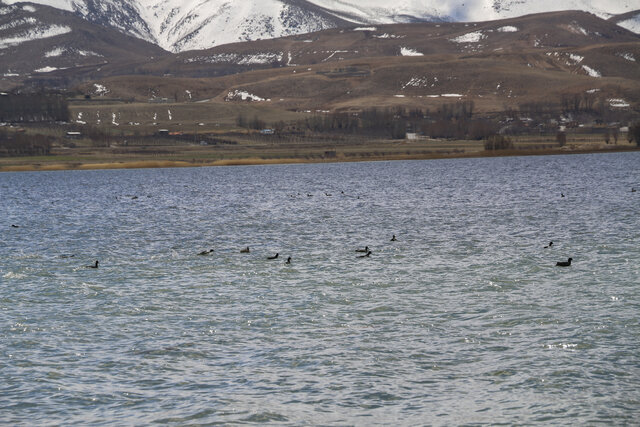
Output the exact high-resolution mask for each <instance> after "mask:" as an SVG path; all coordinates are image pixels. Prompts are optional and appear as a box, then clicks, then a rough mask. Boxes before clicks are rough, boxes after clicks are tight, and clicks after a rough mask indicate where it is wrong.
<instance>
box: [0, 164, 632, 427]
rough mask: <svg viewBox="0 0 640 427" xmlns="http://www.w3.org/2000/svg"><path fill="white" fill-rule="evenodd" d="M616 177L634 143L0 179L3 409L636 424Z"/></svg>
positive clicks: (628, 252) (159, 419)
mask: <svg viewBox="0 0 640 427" xmlns="http://www.w3.org/2000/svg"><path fill="white" fill-rule="evenodd" d="M632 187H635V188H637V189H638V190H640V155H639V153H623V154H597V155H572V156H547V157H509V158H492V159H457V160H433V161H411V162H380V163H350V164H322V165H283V166H264V167H262V166H252V167H229V168H222V167H220V168H194V169H156V170H115V171H69V172H37V173H2V174H0V213H1V214H2V221H1V224H0V340H1V341H0V423H3V424H11V425H16V424H18V425H34V424H37V425H49V424H62V425H71V424H92V425H112V424H116V425H147V424H152V423H163V424H174V425H202V424H205V425H206V424H216V423H221V424H233V423H242V424H256V425H262V424H265V423H275V424H288V425H301V424H313V425H318V424H322V425H371V424H400V425H415V424H433V425H458V424H473V423H491V424H500V423H504V424H544V425H547V424H574V425H578V424H596V423H608V424H609V423H611V424H636V423H638V422H640V191H638V192H635V193H633V192H631V188H632ZM561 193H563V194H564V197H562V196H561ZM11 225H17V226H18V228H16V227H12V226H11ZM393 234H395V235H396V236H397V241H395V242H391V241H390V240H391V236H392V235H393ZM549 241H553V242H554V244H553V246H552V247H551V248H547V249H545V248H544V246H546V245H547V244H548V243H549ZM246 246H249V247H250V249H251V252H250V253H249V254H243V253H240V249H242V248H244V247H246ZM364 246H369V248H370V249H371V251H372V254H371V256H370V257H368V258H357V256H358V255H361V254H360V253H358V252H356V251H355V250H356V249H358V248H363V247H364ZM208 249H214V252H213V253H211V254H209V255H206V256H198V255H197V254H198V253H199V252H200V251H203V250H208ZM275 253H279V257H278V259H276V260H268V259H267V257H269V256H272V255H274V254H275ZM289 256H291V257H292V263H291V264H290V265H286V264H285V260H286V258H287V257H289ZM569 257H572V258H573V264H572V265H571V266H570V267H566V268H562V267H556V266H555V263H556V262H557V261H565V260H566V259H567V258H569ZM95 260H99V262H100V265H99V268H98V269H91V268H84V266H86V265H89V264H92V263H93V262H94V261H95Z"/></svg>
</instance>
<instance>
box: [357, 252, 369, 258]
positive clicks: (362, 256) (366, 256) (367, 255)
mask: <svg viewBox="0 0 640 427" xmlns="http://www.w3.org/2000/svg"><path fill="white" fill-rule="evenodd" d="M370 256H371V251H368V252H367V253H366V254H365V255H358V258H369V257H370Z"/></svg>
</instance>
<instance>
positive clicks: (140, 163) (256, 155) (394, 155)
mask: <svg viewBox="0 0 640 427" xmlns="http://www.w3.org/2000/svg"><path fill="white" fill-rule="evenodd" d="M638 150H640V148H638V147H636V146H635V145H631V144H620V145H604V144H595V143H593V142H592V141H587V142H582V143H572V144H569V145H567V146H565V147H559V146H553V145H550V144H548V141H544V143H540V144H539V145H538V146H535V145H532V144H531V142H527V143H522V144H516V147H515V148H514V149H510V150H496V151H486V150H484V149H483V147H482V144H481V143H479V142H477V141H456V142H446V143H433V144H424V143H408V142H405V141H401V142H397V141H393V142H392V141H378V142H374V143H366V144H365V143H362V142H354V143H352V144H341V145H340V146H326V145H321V144H320V145H314V144H306V145H305V146H304V147H300V146H287V145H284V146H266V147H265V146H263V145H260V146H249V145H244V146H240V147H232V148H226V149H223V150H220V149H219V147H217V148H203V147H193V146H190V147H182V146H181V147H164V150H162V151H158V150H154V151H150V152H145V151H144V150H133V149H132V150H131V151H129V152H128V151H123V150H122V149H118V150H113V149H109V148H104V149H93V150H87V149H78V150H58V151H57V152H56V153H55V154H54V155H51V156H41V157H37V158H34V157H14V158H0V172H21V171H58V170H88V169H142V168H173V167H201V166H240V165H270V164H292V163H337V162H361V161H389V160H430V159H447V158H478V157H503V156H533V155H536V156H539V155H561V154H586V153H612V152H627V151H638ZM70 151H71V152H70Z"/></svg>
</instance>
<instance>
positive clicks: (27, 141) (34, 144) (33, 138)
mask: <svg viewBox="0 0 640 427" xmlns="http://www.w3.org/2000/svg"><path fill="white" fill-rule="evenodd" d="M51 139H52V138H51V137H48V136H44V135H26V134H23V133H16V132H7V131H6V130H5V129H0V157H11V156H46V155H48V154H49V153H50V152H51Z"/></svg>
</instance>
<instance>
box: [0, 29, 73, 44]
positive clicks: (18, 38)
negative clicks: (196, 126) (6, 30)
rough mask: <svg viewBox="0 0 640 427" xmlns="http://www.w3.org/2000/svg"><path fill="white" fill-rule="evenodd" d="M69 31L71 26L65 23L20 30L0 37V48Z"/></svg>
mask: <svg viewBox="0 0 640 427" xmlns="http://www.w3.org/2000/svg"><path fill="white" fill-rule="evenodd" d="M70 32H71V28H70V27H67V26H66V25H50V26H47V27H36V28H32V29H30V30H28V31H22V32H20V33H19V34H16V35H13V36H11V37H7V38H4V39H0V49H6V48H8V47H11V46H17V45H19V44H22V43H26V42H29V41H33V40H39V39H46V38H50V37H56V36H60V35H63V34H67V33H70Z"/></svg>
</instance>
